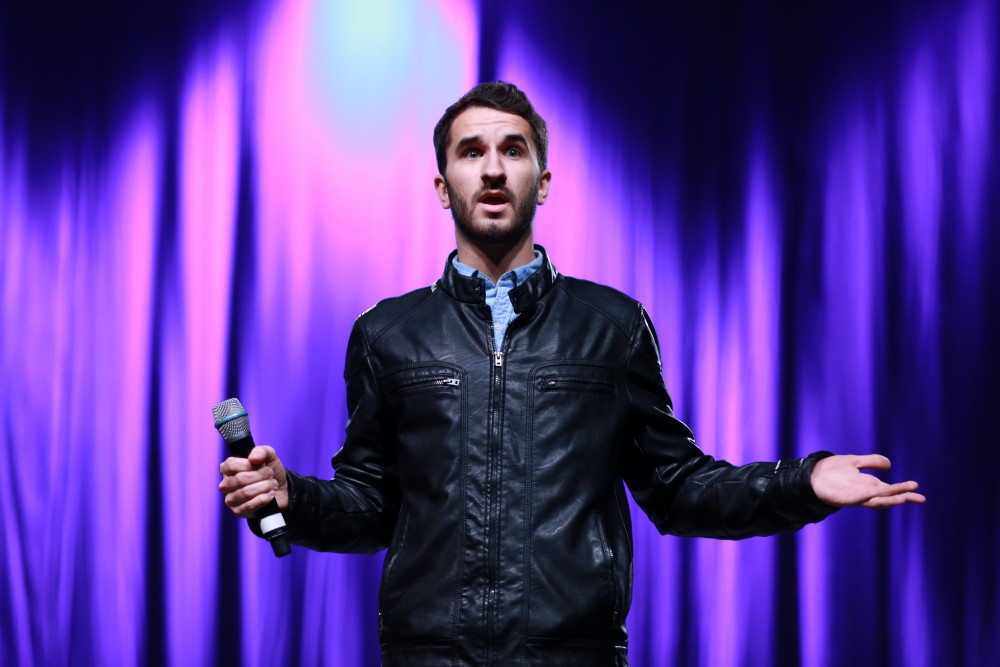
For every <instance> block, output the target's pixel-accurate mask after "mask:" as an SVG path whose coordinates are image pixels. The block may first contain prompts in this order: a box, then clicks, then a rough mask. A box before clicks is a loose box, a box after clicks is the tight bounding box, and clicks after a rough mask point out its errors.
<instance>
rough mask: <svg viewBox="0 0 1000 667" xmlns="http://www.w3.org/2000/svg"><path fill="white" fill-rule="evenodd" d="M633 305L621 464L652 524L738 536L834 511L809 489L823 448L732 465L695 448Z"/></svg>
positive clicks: (791, 526)
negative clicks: (627, 430)
mask: <svg viewBox="0 0 1000 667" xmlns="http://www.w3.org/2000/svg"><path fill="white" fill-rule="evenodd" d="M639 311H640V312H639V316H638V318H637V322H636V324H635V326H634V328H633V334H632V336H631V351H630V359H629V363H628V369H627V379H626V382H627V388H628V394H629V400H630V403H631V411H632V415H633V420H632V423H633V427H634V428H633V431H632V434H631V438H629V439H628V441H627V442H626V443H625V446H624V448H623V451H622V454H621V467H622V476H623V478H624V479H625V482H626V484H628V486H629V489H630V490H631V492H632V496H633V498H635V501H636V503H638V505H639V506H640V507H641V508H642V509H643V511H644V512H645V513H646V514H647V515H648V516H649V518H650V519H651V520H652V522H653V523H654V524H655V526H656V528H657V530H659V531H660V533H662V534H666V533H671V534H674V535H684V536H700V537H715V538H723V539H742V538H745V537H752V536H755V535H770V534H774V533H778V532H785V531H792V530H798V529H799V528H801V527H802V526H804V525H805V524H807V523H812V522H816V521H819V520H821V519H823V518H825V517H827V516H829V515H830V514H832V513H833V512H835V511H836V508H834V507H832V506H830V505H827V504H826V503H824V502H822V501H821V500H819V499H818V498H817V497H816V494H815V493H814V492H813V489H812V483H811V480H810V478H811V474H812V469H813V465H814V463H815V462H816V461H817V460H819V459H820V458H823V457H825V456H830V453H829V452H818V453H816V454H812V455H810V456H807V457H805V458H802V459H789V460H782V461H778V462H770V463H751V464H749V465H744V466H734V465H732V464H730V463H727V462H725V461H720V460H716V459H715V458H713V457H711V456H709V455H707V454H705V453H704V452H702V451H701V449H699V448H698V446H697V445H696V444H695V441H694V437H693V436H692V434H691V431H690V429H688V427H687V426H686V425H685V424H684V423H683V422H681V421H680V420H678V419H677V418H675V417H674V414H673V410H672V406H671V401H670V396H669V395H668V394H667V390H666V386H665V385H664V382H663V375H662V371H661V364H660V356H659V350H658V347H657V341H656V333H655V331H654V330H653V325H652V323H651V322H650V320H649V317H648V315H647V314H646V312H645V310H644V309H643V308H642V307H641V306H640V307H639Z"/></svg>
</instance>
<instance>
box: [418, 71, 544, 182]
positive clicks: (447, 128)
mask: <svg viewBox="0 0 1000 667" xmlns="http://www.w3.org/2000/svg"><path fill="white" fill-rule="evenodd" d="M472 107H487V108H489V109H496V110H497V111H506V112H507V113H512V114H515V115H518V116H520V117H521V118H523V119H524V120H526V121H528V125H529V126H530V127H531V138H532V139H534V141H535V149H536V150H537V151H538V168H539V169H541V170H543V171H544V170H545V168H546V164H547V163H548V157H549V130H548V127H546V125H545V121H544V120H542V117H541V116H539V115H538V112H537V111H535V107H533V106H531V102H530V101H529V100H528V96H527V95H525V94H524V93H523V92H521V90H520V89H519V88H518V87H517V86H515V85H514V84H512V83H507V82H506V81H491V82H489V83H481V84H479V85H478V86H476V87H475V88H473V89H472V90H470V91H469V92H467V93H466V94H465V95H462V97H461V99H459V100H458V101H457V102H455V103H454V104H452V105H451V106H450V107H448V108H447V109H446V110H445V112H444V115H443V116H441V120H439V121H438V122H437V125H435V126H434V154H435V155H436V156H437V167H438V171H439V172H440V173H441V175H442V176H443V175H444V170H445V167H446V166H447V164H448V144H449V143H450V142H451V124H452V123H453V122H454V121H455V118H457V117H458V115H459V114H460V113H462V112H463V111H465V110H466V109H469V108H472Z"/></svg>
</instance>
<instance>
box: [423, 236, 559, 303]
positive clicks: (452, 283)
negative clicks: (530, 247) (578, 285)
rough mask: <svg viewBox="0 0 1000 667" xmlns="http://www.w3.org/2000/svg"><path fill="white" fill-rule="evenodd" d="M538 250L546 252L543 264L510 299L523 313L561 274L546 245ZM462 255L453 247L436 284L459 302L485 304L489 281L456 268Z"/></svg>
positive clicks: (543, 253)
mask: <svg viewBox="0 0 1000 667" xmlns="http://www.w3.org/2000/svg"><path fill="white" fill-rule="evenodd" d="M535 250H538V251H539V252H541V253H542V257H543V260H542V266H541V267H540V268H539V269H538V270H537V271H535V272H534V273H532V274H531V275H530V276H528V279H527V280H525V281H524V282H523V283H521V284H520V285H518V286H517V287H515V288H514V289H512V290H511V291H510V302H511V304H512V305H513V306H514V311H515V312H518V313H522V312H524V311H526V310H528V309H529V308H530V307H531V306H533V305H534V304H535V303H536V302H537V301H538V300H539V299H541V298H542V297H543V296H545V294H546V293H547V292H548V291H549V289H550V288H551V287H552V285H553V284H554V283H555V281H556V278H558V277H559V272H558V271H557V270H556V267H555V266H554V265H553V264H552V262H551V260H549V254H548V253H547V252H545V248H543V247H542V246H540V245H537V244H536V245H535ZM457 255H458V250H453V251H452V252H451V254H450V255H448V259H447V261H445V263H444V274H443V275H442V276H441V279H440V280H438V281H437V283H436V284H435V287H440V288H441V289H443V290H444V292H445V294H447V295H448V296H450V297H452V298H453V299H455V300H456V301H461V302H462V303H476V304H481V303H485V301H486V281H485V280H484V279H483V278H473V277H470V276H463V275H462V274H461V273H459V272H458V271H456V270H455V267H454V265H453V264H452V263H451V260H453V259H454V258H455V257H456V256H457Z"/></svg>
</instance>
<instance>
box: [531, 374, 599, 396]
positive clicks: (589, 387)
mask: <svg viewBox="0 0 1000 667" xmlns="http://www.w3.org/2000/svg"><path fill="white" fill-rule="evenodd" d="M538 388H539V389H540V390H542V391H575V392H581V393H589V394H613V393H615V385H614V383H613V382H608V381H607V380H600V379H597V378H589V377H576V376H569V375H560V376H558V377H554V376H550V377H543V378H540V379H539V380H538Z"/></svg>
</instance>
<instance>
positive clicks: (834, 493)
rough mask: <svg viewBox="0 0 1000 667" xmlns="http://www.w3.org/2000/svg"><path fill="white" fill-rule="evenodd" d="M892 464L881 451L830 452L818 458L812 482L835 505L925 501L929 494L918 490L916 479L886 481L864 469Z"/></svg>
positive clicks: (875, 506) (882, 505) (878, 506)
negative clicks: (862, 452) (858, 454)
mask: <svg viewBox="0 0 1000 667" xmlns="http://www.w3.org/2000/svg"><path fill="white" fill-rule="evenodd" d="M891 465H892V464H890V463H889V459H887V458H886V457H884V456H882V455H880V454H868V455H866V456H854V455H846V456H828V457H826V458H825V459H820V460H819V461H817V462H816V465H815V466H814V467H813V471H812V486H813V491H815V492H816V497H817V498H819V499H820V500H822V501H823V502H825V503H826V504H828V505H833V506H834V507H852V506H855V505H860V506H862V507H867V508H869V509H884V508H886V507H893V506H895V505H902V504H903V503H923V502H926V500H927V499H926V498H925V497H924V496H923V495H922V494H920V493H915V491H916V488H917V483H916V482H913V481H909V482H899V483H898V484H886V483H885V482H883V481H882V480H880V479H879V478H878V477H875V476H873V475H869V474H867V473H864V472H861V471H862V470H888V469H889V468H890V467H891Z"/></svg>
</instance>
